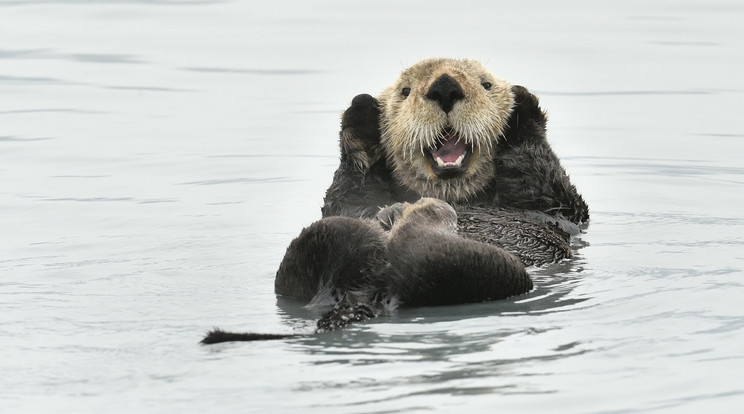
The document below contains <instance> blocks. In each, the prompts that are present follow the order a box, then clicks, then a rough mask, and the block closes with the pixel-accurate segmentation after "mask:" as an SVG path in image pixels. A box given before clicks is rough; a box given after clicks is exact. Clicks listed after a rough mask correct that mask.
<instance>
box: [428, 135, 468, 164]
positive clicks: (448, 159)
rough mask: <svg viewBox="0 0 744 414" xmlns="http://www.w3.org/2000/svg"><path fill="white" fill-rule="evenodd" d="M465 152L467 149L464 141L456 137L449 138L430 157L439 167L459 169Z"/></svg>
mask: <svg viewBox="0 0 744 414" xmlns="http://www.w3.org/2000/svg"><path fill="white" fill-rule="evenodd" d="M467 150H468V147H467V145H465V142H464V140H462V139H458V137H456V136H450V138H449V139H448V140H446V141H444V142H443V143H442V146H441V147H439V148H437V150H436V152H434V153H433V154H431V156H432V157H433V158H434V161H436V162H437V164H439V165H440V166H445V167H459V166H460V164H462V159H463V158H465V152H466V151H467ZM440 160H441V162H440ZM442 164H444V165H442Z"/></svg>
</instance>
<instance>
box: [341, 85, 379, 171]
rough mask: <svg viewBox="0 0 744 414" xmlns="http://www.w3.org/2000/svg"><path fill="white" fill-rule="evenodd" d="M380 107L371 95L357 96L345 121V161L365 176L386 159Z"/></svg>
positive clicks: (343, 140)
mask: <svg viewBox="0 0 744 414" xmlns="http://www.w3.org/2000/svg"><path fill="white" fill-rule="evenodd" d="M379 107H380V104H379V102H377V99H375V98H374V97H372V96H371V95H367V94H361V95H357V96H355V97H354V99H353V100H352V101H351V106H350V107H349V108H348V109H346V111H344V114H343V117H342V118H341V160H342V161H347V162H351V163H353V165H354V167H355V168H356V169H357V170H359V171H360V172H362V173H364V172H366V171H368V170H369V168H370V167H371V166H372V164H374V163H375V162H377V160H379V159H380V158H381V156H382V150H381V148H380V126H379V122H380V108H379Z"/></svg>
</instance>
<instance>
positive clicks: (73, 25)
mask: <svg viewBox="0 0 744 414" xmlns="http://www.w3.org/2000/svg"><path fill="white" fill-rule="evenodd" d="M0 9H1V10H2V12H1V13H0V28H2V29H1V31H2V39H3V44H2V47H0V96H2V99H0V228H1V229H2V234H3V237H0V314H1V315H2V318H0V346H2V348H3V350H4V358H3V360H2V362H0V371H2V372H3V375H2V377H1V378H0V389H1V390H2V392H1V393H0V403H2V407H3V412H9V413H15V412H48V411H52V412H58V411H64V412H80V413H86V412H158V413H160V412H175V411H183V412H225V411H229V412H246V411H248V412H251V411H255V412H323V413H326V412H345V413H356V412H359V413H362V412H363V413H369V412H391V413H392V412H406V413H407V412H418V411H426V412H431V411H440V412H453V411H462V410H471V411H476V412H485V411H494V410H500V411H507V412H533V411H535V407H540V409H543V407H549V409H550V411H551V412H556V413H559V412H566V413H596V412H636V411H652V412H656V411H658V412H674V413H677V412H701V411H713V410H715V411H717V412H733V411H735V409H733V407H739V406H741V404H742V403H744V387H742V386H741V384H739V383H738V382H737V381H732V378H738V377H739V376H740V375H741V372H742V370H744V357H742V355H741V349H740V348H741V343H742V342H744V311H743V309H742V306H741V304H740V302H741V297H742V295H744V283H742V276H744V272H743V269H744V256H743V255H742V253H741V252H742V251H744V237H743V236H742V234H744V214H743V213H742V209H741V206H742V205H744V191H742V184H744V168H742V164H741V154H742V147H743V146H744V145H743V141H742V138H743V137H744V124H742V117H741V116H740V108H741V107H742V106H743V105H744V85H743V84H742V82H743V81H742V77H741V75H740V74H741V73H742V72H744V67H742V63H743V62H744V55H742V51H744V47H742V46H743V45H742V41H743V39H744V36H743V35H742V30H743V29H742V26H741V24H740V22H741V21H742V18H744V8H743V7H742V6H741V4H739V3H738V2H736V1H728V0H715V1H713V2H710V1H706V2H702V1H700V0H684V1H681V2H676V3H675V4H674V6H673V7H672V6H671V5H668V4H665V3H663V2H648V1H635V0H633V1H629V2H622V3H612V4H610V3H596V4H595V3H592V4H587V3H584V2H582V3H578V2H572V1H569V2H561V3H560V4H558V3H555V2H548V1H536V2H522V3H519V4H508V5H507V4H506V3H504V4H498V3H494V2H486V1H483V0H474V1H472V2H467V3H462V4H458V7H456V8H453V7H451V4H449V3H447V4H445V3H443V2H427V3H426V4H425V5H424V4H423V3H421V2H419V1H412V2H393V1H388V0H380V1H376V2H369V3H359V2H355V3H349V2H341V1H337V0H327V1H323V2H321V3H317V2H296V3H293V4H292V5H291V7H290V6H289V5H287V4H283V3H277V2H272V1H264V0H257V1H251V2H230V1H148V0H139V1H137V0H122V1H108V2H97V1H74V0H68V1H53V0H49V1H45V0H39V1H25V0H24V1H3V0H0ZM393 10H394V13H391V11H393ZM494 19H496V20H498V24H494V22H495V21H496V20H494ZM453 22H467V24H465V25H463V24H454V25H453ZM436 27H448V28H450V30H432V28H436ZM431 56H453V57H471V58H475V59H479V60H481V61H483V62H484V64H485V65H486V66H487V67H488V68H489V69H491V70H492V71H493V72H494V73H495V74H497V75H499V76H502V77H504V78H505V79H508V80H509V81H511V82H513V83H515V84H520V85H525V86H527V87H528V88H530V90H532V91H533V92H535V93H536V94H537V95H539V96H540V98H541V103H542V105H544V107H545V108H547V110H548V112H549V115H550V121H549V133H548V136H549V139H550V140H551V143H552V145H553V147H554V149H555V150H556V152H557V153H558V154H559V155H560V156H561V158H562V159H563V162H564V166H565V167H566V169H567V171H568V172H569V173H570V175H571V179H572V181H573V182H574V183H575V184H576V185H577V187H578V188H579V189H580V190H581V192H582V193H583V195H584V197H585V199H586V200H587V202H588V203H589V206H590V209H591V215H592V216H591V223H590V225H589V227H588V228H587V229H586V233H585V234H583V235H582V236H581V237H580V238H579V239H577V240H575V241H574V250H575V252H576V255H575V257H574V258H573V259H571V260H568V261H565V262H562V263H559V264H557V265H554V266H548V267H544V268H539V269H531V274H532V275H533V278H534V280H535V284H536V289H535V290H534V291H533V292H531V293H529V294H528V295H525V296H520V297H517V298H512V299H509V300H505V301H500V302H494V303H483V304H474V305H463V306H453V307H437V308H421V309H400V310H397V311H395V312H393V313H391V314H390V315H387V316H383V317H379V318H376V319H374V320H370V321H368V322H366V323H363V324H358V325H354V326H351V327H350V328H349V329H346V330H343V331H339V332H331V333H327V334H323V335H309V336H305V337H298V338H293V339H290V340H284V341H264V342H257V343H249V344H246V343H235V344H223V345H219V346H213V347H201V346H199V345H197V342H198V340H199V339H200V335H201V334H202V333H204V332H205V331H207V330H208V329H209V328H211V327H212V326H220V327H223V328H225V329H230V330H241V331H260V332H297V333H305V332H307V333H309V332H312V331H313V329H314V325H315V321H316V320H317V318H318V317H319V316H320V315H319V314H318V312H317V311H314V310H309V309H306V308H304V307H303V306H302V304H300V303H296V302H289V301H284V300H281V299H279V300H277V298H276V297H275V295H274V293H273V278H274V274H275V272H276V268H277V266H278V264H279V262H280V260H281V258H282V256H283V254H284V251H285V249H286V246H287V245H288V243H289V242H290V241H291V240H292V238H294V237H295V236H296V235H297V234H298V233H299V232H300V230H301V229H302V227H303V226H307V225H308V224H310V223H312V222H313V221H315V220H317V219H318V218H320V205H321V203H322V197H323V194H324V192H325V189H326V188H327V186H328V185H329V184H330V181H331V178H332V174H333V171H334V170H335V168H336V166H337V163H338V141H337V139H338V128H339V123H340V114H341V111H342V110H343V109H344V108H345V107H346V106H347V105H348V103H349V102H350V100H351V98H352V97H353V96H355V95H356V94H359V93H371V94H377V93H379V92H381V91H382V90H383V89H384V88H385V87H386V86H387V85H388V83H389V82H390V81H391V80H392V79H394V78H395V77H396V76H397V75H398V74H399V72H400V71H401V70H402V69H403V68H404V67H407V66H409V65H410V64H412V63H414V62H415V61H417V60H419V59H421V58H425V57H431Z"/></svg>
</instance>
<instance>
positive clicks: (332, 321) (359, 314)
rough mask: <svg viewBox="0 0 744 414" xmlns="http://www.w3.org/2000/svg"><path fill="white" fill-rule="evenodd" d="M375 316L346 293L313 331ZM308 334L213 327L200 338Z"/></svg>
mask: <svg viewBox="0 0 744 414" xmlns="http://www.w3.org/2000/svg"><path fill="white" fill-rule="evenodd" d="M375 316H377V314H376V313H375V310H374V309H373V308H372V306H370V305H369V304H367V303H363V302H357V301H352V300H349V298H348V295H347V296H346V297H345V298H344V300H341V301H340V302H338V303H336V306H334V307H333V309H331V310H330V311H329V312H328V313H326V314H325V315H323V317H322V318H320V320H319V321H318V325H317V328H316V329H315V333H316V334H319V333H324V332H330V331H335V330H336V329H341V328H343V327H345V326H347V325H349V324H351V323H353V322H362V321H365V320H367V319H371V318H374V317H375ZM301 336H308V334H262V333H247V332H244V333H241V332H226V331H223V330H221V329H219V328H214V329H212V330H211V331H209V332H208V333H207V335H206V336H205V337H204V339H202V340H201V342H200V343H201V344H202V345H211V344H219V343H221V342H231V341H265V340H271V339H287V338H297V337H301Z"/></svg>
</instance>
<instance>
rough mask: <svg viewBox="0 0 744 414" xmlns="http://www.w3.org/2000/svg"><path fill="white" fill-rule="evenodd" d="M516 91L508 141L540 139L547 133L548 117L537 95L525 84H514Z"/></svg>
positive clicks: (508, 130) (518, 141) (507, 134)
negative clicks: (541, 107)
mask: <svg viewBox="0 0 744 414" xmlns="http://www.w3.org/2000/svg"><path fill="white" fill-rule="evenodd" d="M512 92H513V93H514V109H512V113H511V114H510V115H509V123H508V128H507V129H506V133H505V138H506V141H507V142H509V143H511V144H519V143H521V142H525V141H532V140H540V139H541V138H543V136H544V134H545V125H546V123H547V117H546V116H545V113H544V112H543V111H542V109H540V101H539V100H538V98H537V96H535V95H533V94H532V93H530V91H529V90H527V88H525V87H524V86H518V85H514V86H512Z"/></svg>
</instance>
